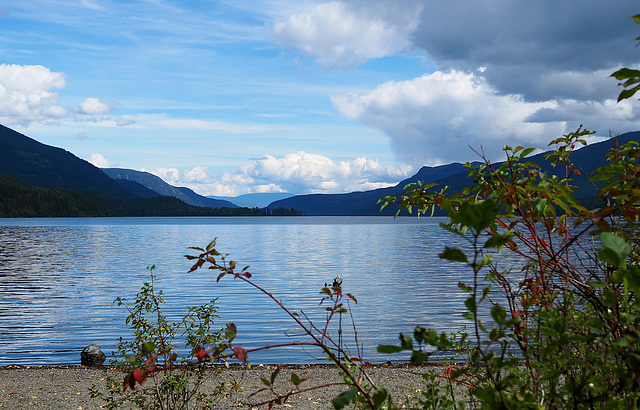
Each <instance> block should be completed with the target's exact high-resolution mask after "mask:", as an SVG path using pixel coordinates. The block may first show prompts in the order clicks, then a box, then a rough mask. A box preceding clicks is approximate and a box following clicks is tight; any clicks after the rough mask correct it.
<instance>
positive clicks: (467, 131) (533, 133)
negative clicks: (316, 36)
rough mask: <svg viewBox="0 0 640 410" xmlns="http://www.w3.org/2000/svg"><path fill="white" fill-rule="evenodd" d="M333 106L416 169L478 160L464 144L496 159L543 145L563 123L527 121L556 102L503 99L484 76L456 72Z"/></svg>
mask: <svg viewBox="0 0 640 410" xmlns="http://www.w3.org/2000/svg"><path fill="white" fill-rule="evenodd" d="M332 102H333V104H334V105H335V107H336V108H337V109H338V110H339V111H340V112H341V113H342V114H343V115H344V116H345V117H347V118H349V119H353V120H357V121H362V122H365V123H368V124H371V125H373V126H375V127H377V128H380V129H381V130H383V131H384V132H385V133H386V134H387V135H388V136H389V137H390V139H391V143H392V146H393V147H394V149H395V150H396V151H397V153H398V154H400V155H401V157H402V158H403V160H405V161H407V162H408V163H411V164H414V165H416V166H418V165H423V164H428V165H435V164H441V163H448V162H452V161H464V160H476V159H478V158H477V156H476V155H475V154H474V153H473V152H472V151H471V149H469V148H468V147H467V146H468V145H471V146H472V147H473V148H476V149H479V148H480V145H483V146H484V147H485V148H486V149H487V150H488V152H487V153H488V154H489V155H493V156H494V157H495V156H496V155H499V154H500V151H501V148H502V145H503V144H504V143H507V142H509V143H510V144H518V143H522V144H531V143H532V142H534V143H535V142H538V143H540V144H541V145H542V144H544V143H545V142H546V141H548V140H549V139H551V137H553V136H558V135H561V134H562V132H563V131H564V128H565V124H564V122H561V119H557V120H554V121H553V122H533V121H530V117H532V116H534V114H535V113H537V112H541V111H542V110H544V109H556V108H557V107H558V104H557V103H556V102H554V101H549V102H535V103H534V102H527V101H525V100H524V99H523V98H522V97H520V96H517V95H501V94H500V93H498V92H497V90H496V89H495V88H493V87H491V86H490V85H489V84H488V83H487V81H486V80H484V79H483V78H482V77H478V76H477V75H474V74H469V73H463V72H460V71H450V72H447V73H444V72H439V71H437V72H435V73H433V74H428V75H424V76H422V77H418V78H415V79H413V80H408V81H399V82H394V81H390V82H387V83H385V84H382V85H380V86H379V87H377V88H376V89H375V90H373V91H372V92H370V93H369V94H366V95H356V94H353V93H348V94H343V95H336V96H333V97H332Z"/></svg>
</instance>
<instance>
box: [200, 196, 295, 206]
mask: <svg viewBox="0 0 640 410" xmlns="http://www.w3.org/2000/svg"><path fill="white" fill-rule="evenodd" d="M292 196H295V194H289V193H286V192H270V193H256V194H244V195H238V196H208V197H207V198H213V199H223V200H226V201H229V202H233V203H234V204H236V205H238V206H244V207H247V208H264V207H266V206H267V205H269V204H270V203H272V202H274V201H278V200H280V199H286V198H291V197H292Z"/></svg>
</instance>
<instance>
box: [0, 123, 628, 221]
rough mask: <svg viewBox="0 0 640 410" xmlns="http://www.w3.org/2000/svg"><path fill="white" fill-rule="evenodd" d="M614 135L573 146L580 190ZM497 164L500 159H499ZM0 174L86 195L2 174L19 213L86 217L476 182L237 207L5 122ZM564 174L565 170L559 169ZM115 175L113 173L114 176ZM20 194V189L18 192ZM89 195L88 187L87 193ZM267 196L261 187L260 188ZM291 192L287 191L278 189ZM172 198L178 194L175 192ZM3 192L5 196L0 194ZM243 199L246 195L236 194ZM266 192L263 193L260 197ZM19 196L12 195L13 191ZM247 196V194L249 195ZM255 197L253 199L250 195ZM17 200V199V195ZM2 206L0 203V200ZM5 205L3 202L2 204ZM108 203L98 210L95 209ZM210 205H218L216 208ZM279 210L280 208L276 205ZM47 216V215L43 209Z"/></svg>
mask: <svg viewBox="0 0 640 410" xmlns="http://www.w3.org/2000/svg"><path fill="white" fill-rule="evenodd" d="M617 139H618V140H619V142H620V144H623V143H626V142H628V141H630V140H636V141H640V131H635V132H630V133H626V134H622V135H620V136H619V137H617ZM612 144H613V143H612V141H611V140H607V141H604V142H600V143H595V144H590V145H588V146H586V147H584V148H581V149H579V150H577V151H575V152H574V153H572V156H571V159H572V161H573V162H574V163H575V164H576V166H577V167H578V169H580V170H581V171H582V173H581V174H580V175H578V176H574V177H573V179H574V185H577V186H578V188H577V191H576V197H577V198H589V197H595V195H596V188H595V187H593V186H592V184H591V183H590V182H589V181H588V180H587V176H588V175H591V174H592V173H593V171H594V170H595V169H596V168H597V167H600V166H602V165H604V164H605V158H604V156H605V154H606V153H607V152H608V150H609V149H610V148H611V147H612ZM527 161H532V162H535V163H538V164H540V165H541V167H542V171H544V172H549V173H552V172H557V173H560V172H562V174H563V173H564V170H563V169H562V170H561V169H560V168H561V167H558V169H557V170H552V169H551V168H550V166H549V164H548V162H547V161H545V160H544V153H542V154H537V155H533V156H531V157H528V158H527ZM496 165H497V164H496ZM0 174H5V175H7V176H8V177H10V178H13V179H16V180H19V181H22V182H24V183H26V184H28V185H29V186H32V187H37V188H39V189H64V190H69V191H79V192H85V193H87V195H89V197H87V196H86V195H85V196H83V197H82V198H81V199H78V198H79V197H74V196H73V195H72V194H70V193H69V194H66V193H65V194H64V195H66V196H65V198H67V199H65V201H66V202H65V204H66V205H64V204H63V205H64V206H62V205H60V206H58V205H56V204H55V203H53V202H55V201H57V199H56V198H57V197H56V195H57V194H50V193H40V192H35V191H33V192H31V191H29V190H28V189H27V188H25V187H23V186H21V185H20V184H16V183H14V182H12V181H10V180H3V184H4V185H3V186H4V188H3V186H0V189H5V191H6V192H4V193H3V192H0V194H5V198H9V199H7V201H9V200H10V199H11V198H10V197H9V196H7V192H9V190H14V192H19V195H23V197H21V198H22V200H24V201H27V202H29V203H30V204H31V205H29V206H32V207H35V208H29V209H26V208H25V210H24V212H23V211H20V212H21V215H27V216H38V215H39V214H38V212H39V211H37V209H36V208H37V207H38V206H39V205H41V203H40V204H39V203H37V201H36V202H33V201H32V200H31V199H30V198H31V197H33V196H34V195H36V194H37V195H38V196H39V197H40V198H42V199H41V200H40V201H41V202H42V201H48V202H51V203H52V204H50V205H51V206H49V207H48V208H47V209H49V211H47V212H49V213H50V214H55V215H56V216H59V212H66V211H63V210H64V209H71V210H73V207H74V201H76V202H77V204H80V203H81V202H83V203H86V204H88V203H89V202H91V203H92V205H91V206H90V207H89V205H87V206H85V207H84V208H83V209H80V210H79V211H78V212H76V211H74V212H75V213H74V215H76V216H77V215H87V216H91V215H93V216H103V215H104V216H109V215H118V216H127V215H134V214H135V215H140V216H168V215H171V216H178V215H243V216H254V215H255V216H261V215H263V214H264V215H276V214H277V215H289V214H291V215H293V214H297V213H293V212H291V210H299V211H302V213H303V214H306V215H310V216H311V215H345V216H356V215H363V216H365V215H393V214H395V212H396V209H392V208H393V207H389V208H387V209H385V210H384V211H383V212H380V205H379V204H377V201H378V200H379V199H380V198H382V197H385V196H389V195H394V196H397V195H399V194H401V193H402V191H403V188H404V186H405V185H406V184H408V183H410V182H415V181H418V180H422V181H424V182H435V183H437V184H438V185H439V187H443V186H445V185H450V186H451V192H458V191H460V190H462V189H463V188H464V187H466V186H468V185H470V184H471V181H470V180H469V178H468V170H467V169H466V168H465V167H464V165H463V164H459V163H452V164H447V165H441V166H437V167H422V168H421V169H420V170H419V171H418V172H417V173H416V174H415V175H413V176H412V177H410V178H407V179H405V180H403V181H401V182H399V183H398V184H397V185H395V186H392V187H388V188H380V189H376V190H371V191H362V192H351V193H344V194H310V195H297V196H292V197H289V198H285V199H278V200H276V201H274V202H271V203H270V204H269V205H268V206H267V207H266V209H259V210H256V209H247V208H244V207H237V206H236V204H234V203H233V202H231V201H227V200H222V199H213V198H207V197H204V196H202V195H198V194H197V193H195V192H193V191H192V190H190V189H188V188H184V187H174V186H172V185H169V184H167V183H166V182H164V181H163V180H162V179H161V178H159V177H157V176H154V175H152V174H149V173H146V172H141V171H134V170H126V169H120V168H107V169H104V170H100V169H99V168H97V167H95V166H93V165H92V164H90V163H88V162H87V161H85V160H82V159H80V158H78V157H76V156H74V155H73V154H71V153H70V152H68V151H65V150H63V149H61V148H56V147H52V146H49V145H45V144H42V143H40V142H38V141H36V140H34V139H32V138H29V137H27V136H25V135H23V134H20V133H18V132H16V131H14V130H12V129H10V128H7V127H5V126H2V125H0ZM559 176H561V177H562V176H563V175H559ZM113 178H115V179H113ZM16 195H18V194H16ZM83 195H84V194H83ZM259 195H264V194H259ZM273 195H288V194H273ZM170 197H173V198H170ZM1 198H2V195H0V199H1ZM239 198H241V197H239ZM262 198H264V196H263V197H262ZM14 199H15V198H14ZM247 199H249V198H247ZM252 199H253V200H255V198H252ZM13 202H15V201H13ZM0 205H1V204H0ZM5 205H6V204H5ZM103 206H107V208H105V209H106V210H101V211H99V212H97V211H95V209H98V208H100V209H102V208H101V207H103ZM7 210H8V211H7V212H6V213H5V214H7V215H13V214H14V212H13V211H12V210H11V208H7ZM212 210H214V211H216V212H212ZM275 210H279V211H278V212H273V211H275ZM45 216H47V215H45Z"/></svg>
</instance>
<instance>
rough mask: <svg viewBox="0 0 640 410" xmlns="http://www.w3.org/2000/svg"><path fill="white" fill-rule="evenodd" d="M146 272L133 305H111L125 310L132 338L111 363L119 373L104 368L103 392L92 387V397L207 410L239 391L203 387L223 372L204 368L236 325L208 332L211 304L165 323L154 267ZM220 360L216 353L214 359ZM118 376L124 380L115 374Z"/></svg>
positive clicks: (115, 403)
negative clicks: (205, 382) (180, 346)
mask: <svg viewBox="0 0 640 410" xmlns="http://www.w3.org/2000/svg"><path fill="white" fill-rule="evenodd" d="M150 269H151V275H150V281H149V282H145V283H144V285H143V286H142V288H141V289H140V292H139V293H138V294H137V296H136V299H135V302H134V303H133V304H127V303H126V300H125V299H123V298H117V299H116V301H115V303H117V304H118V306H125V307H126V309H127V310H128V312H129V315H128V316H127V318H126V324H127V325H129V327H130V328H131V330H132V331H133V339H132V340H125V339H124V338H122V337H120V338H119V340H118V344H117V346H116V347H117V349H116V351H115V352H113V353H112V354H113V358H112V359H111V363H110V365H111V368H112V369H115V370H116V371H117V372H115V373H114V372H113V371H111V370H108V375H107V377H106V378H105V380H106V388H107V393H102V392H101V391H100V390H99V389H97V388H96V387H95V386H94V388H92V389H91V396H92V397H100V398H102V399H103V400H105V402H106V406H105V407H106V408H109V409H115V408H119V407H121V406H125V405H127V404H134V405H136V406H138V407H140V408H154V409H172V410H173V409H186V408H190V407H191V408H192V407H193V406H194V405H198V406H199V407H200V408H211V407H213V406H214V405H215V403H216V402H217V401H218V400H219V399H220V398H221V397H222V396H223V395H224V394H225V393H231V392H233V391H235V390H236V389H237V385H236V384H235V383H234V382H231V385H230V387H226V386H225V385H224V383H222V382H220V383H218V384H217V387H216V388H215V389H214V390H213V391H210V392H204V391H203V389H202V386H203V383H204V381H205V380H206V379H207V377H215V376H216V375H219V374H220V372H221V370H220V369H219V367H218V368H212V367H211V366H208V365H207V363H208V362H209V359H210V356H209V353H210V352H212V351H216V352H218V351H221V350H224V349H226V347H227V346H228V345H229V343H230V342H231V340H233V337H234V335H235V327H234V326H233V325H232V324H229V325H227V328H226V329H225V330H224V331H222V330H221V331H214V330H212V329H213V325H214V320H215V319H217V318H218V316H217V314H216V313H217V310H218V309H217V307H216V306H215V300H212V301H211V302H209V303H207V304H203V305H200V306H195V307H191V308H189V309H188V312H187V314H186V315H185V316H184V317H183V318H182V320H181V321H180V322H173V321H171V320H169V319H168V318H167V316H166V315H165V314H164V313H163V312H162V307H163V305H164V303H165V302H164V299H163V293H162V291H161V290H156V288H155V285H154V274H153V270H154V269H155V266H152V267H151V268H150ZM179 340H182V341H183V342H184V349H183V350H179V349H178V348H177V347H176V343H177V342H178V341H179ZM220 359H221V357H220V355H219V354H218V355H216V356H215V357H214V359H213V360H212V361H216V360H218V361H219V360H220ZM122 374H124V377H122V376H118V375H122Z"/></svg>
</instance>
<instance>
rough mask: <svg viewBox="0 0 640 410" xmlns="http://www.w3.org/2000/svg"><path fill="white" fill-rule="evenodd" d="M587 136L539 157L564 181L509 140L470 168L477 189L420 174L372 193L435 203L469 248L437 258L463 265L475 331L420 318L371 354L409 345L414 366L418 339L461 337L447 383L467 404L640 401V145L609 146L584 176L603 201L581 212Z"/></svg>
mask: <svg viewBox="0 0 640 410" xmlns="http://www.w3.org/2000/svg"><path fill="white" fill-rule="evenodd" d="M591 133H592V132H591V131H586V130H584V129H582V127H580V128H579V129H578V130H577V131H576V132H573V133H570V134H567V135H565V136H563V137H562V138H559V139H557V140H555V141H552V143H551V144H550V145H554V144H555V145H556V149H555V150H554V151H552V152H551V153H549V154H547V156H546V158H547V160H549V161H551V164H552V165H553V166H557V165H561V166H563V167H564V172H563V174H564V177H558V176H555V175H547V174H545V173H542V172H541V171H540V167H539V166H538V165H536V164H535V163H533V162H529V161H527V160H526V156H527V155H528V154H529V153H531V152H532V151H533V149H524V148H522V147H516V148H511V147H508V146H507V147H505V148H504V150H505V153H506V155H507V160H506V161H505V162H503V163H502V164H500V165H499V166H497V167H494V166H493V165H492V164H491V163H490V162H489V160H488V159H486V158H484V160H485V161H484V163H483V164H481V165H469V164H468V165H467V166H468V168H469V174H470V176H471V177H472V178H473V180H474V185H473V186H471V187H469V188H467V189H465V190H464V191H463V192H460V193H456V194H453V195H450V196H447V188H445V189H443V190H441V191H439V192H434V191H433V189H432V188H433V185H432V184H424V183H422V182H419V183H415V184H410V185H408V186H407V187H405V192H404V194H403V195H402V197H401V198H399V199H398V198H395V197H387V198H383V199H382V200H381V202H382V203H383V207H385V206H389V205H391V204H394V203H397V204H399V205H400V209H406V210H409V211H413V210H417V212H418V213H430V212H432V211H433V209H434V208H435V207H440V208H442V209H444V210H445V211H446V212H447V214H448V216H449V221H448V223H446V224H441V225H442V227H443V228H444V229H446V230H448V231H449V232H451V233H453V234H455V235H457V236H459V237H461V238H464V240H465V241H466V242H467V244H468V246H467V248H465V249H458V248H448V247H446V248H445V249H444V250H443V252H442V253H441V254H440V257H441V258H443V259H446V260H449V261H453V262H458V263H461V264H464V265H466V266H467V267H468V268H469V269H471V270H472V272H473V283H468V284H467V283H460V284H459V287H460V289H461V290H462V291H464V292H466V293H468V294H469V295H468V297H467V299H466V302H465V305H466V309H467V313H466V314H465V317H466V318H467V319H468V320H469V321H470V327H471V329H472V331H471V332H468V333H465V334H463V335H462V338H461V340H458V341H455V342H454V341H452V340H450V338H449V337H447V336H446V335H445V334H438V333H437V332H436V331H435V330H434V329H425V328H422V327H420V326H418V327H416V329H415V331H414V334H413V337H411V336H408V335H401V344H400V346H385V345H382V346H379V348H378V350H379V351H380V352H383V353H392V352H397V351H402V350H409V351H411V352H412V355H411V360H412V361H413V362H415V363H422V362H424V361H425V360H427V358H428V356H429V354H428V353H427V352H426V351H425V349H424V347H425V346H432V347H435V348H436V349H438V350H451V349H459V350H460V349H461V346H463V345H465V343H470V347H469V348H468V349H467V357H466V365H464V366H461V367H460V368H458V369H456V370H454V371H452V372H451V374H450V379H451V380H457V381H459V382H460V381H464V382H465V383H468V384H469V386H470V388H469V393H470V395H471V397H470V401H471V402H474V400H475V403H480V405H481V406H482V407H483V408H543V407H544V408H569V407H571V408H594V407H598V408H602V407H607V408H619V407H622V408H636V407H637V406H638V405H640V371H638V369H640V301H639V300H638V295H639V294H640V266H639V264H638V262H639V259H638V256H639V254H638V229H637V228H638V219H639V218H638V217H639V216H640V164H638V158H640V149H639V148H638V144H637V143H635V142H630V143H628V144H625V145H623V146H620V147H614V148H613V149H612V150H611V151H610V153H609V154H608V155H607V165H606V166H603V167H601V168H599V169H598V170H596V172H595V174H594V175H593V176H592V177H591V181H592V182H594V183H597V184H600V189H599V192H598V196H599V198H601V199H602V200H604V202H605V203H606V206H604V207H603V208H602V209H596V210H588V209H586V208H585V207H583V206H582V205H581V204H580V203H579V201H578V200H577V199H576V198H575V197H574V196H573V189H574V187H573V186H572V185H571V176H572V175H574V174H577V173H579V172H581V171H580V170H578V169H575V167H574V165H573V164H572V163H571V159H570V156H571V153H572V151H573V150H574V149H575V147H576V146H578V145H579V144H585V141H584V139H583V137H584V136H586V135H589V134H591ZM502 250H508V251H509V252H512V253H515V254H516V255H518V256H520V258H521V260H522V267H521V270H513V269H512V270H500V269H499V267H498V265H497V264H496V263H495V262H494V256H493V255H495V253H496V251H497V252H501V251H502ZM490 251H492V252H490ZM413 341H415V342H416V343H417V346H415V345H414V344H413ZM426 382H427V383H428V384H429V385H430V386H432V385H433V383H432V382H431V381H429V380H426ZM450 401H451V402H450V403H449V404H451V405H455V398H454V397H453V396H452V397H451V398H450ZM425 407H435V406H432V405H426V406H425Z"/></svg>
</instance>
